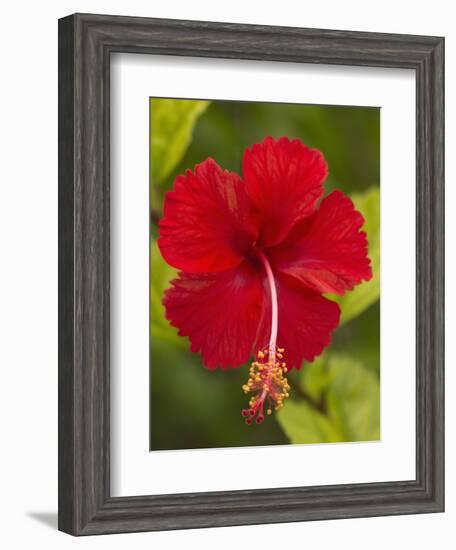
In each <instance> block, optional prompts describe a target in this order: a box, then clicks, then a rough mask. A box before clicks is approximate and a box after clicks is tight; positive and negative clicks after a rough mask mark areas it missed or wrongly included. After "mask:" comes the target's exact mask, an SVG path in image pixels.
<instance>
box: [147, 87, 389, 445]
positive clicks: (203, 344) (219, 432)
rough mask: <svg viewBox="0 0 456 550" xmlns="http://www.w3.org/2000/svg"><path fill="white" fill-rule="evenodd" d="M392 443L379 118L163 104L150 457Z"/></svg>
mask: <svg viewBox="0 0 456 550" xmlns="http://www.w3.org/2000/svg"><path fill="white" fill-rule="evenodd" d="M378 439H380V109H379V108H377V107H358V106H338V105H301V104H280V103H258V102H238V101H222V100H215V101H210V100H194V99H169V98H155V97H154V98H150V450H151V451H158V450H177V449H198V448H223V447H238V446H255V445H282V444H306V443H307V444H311V443H313V444H316V443H321V444H322V443H341V442H355V441H375V440H378Z"/></svg>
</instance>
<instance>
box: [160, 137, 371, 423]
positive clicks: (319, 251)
mask: <svg viewBox="0 0 456 550" xmlns="http://www.w3.org/2000/svg"><path fill="white" fill-rule="evenodd" d="M327 173H328V170H327V165H326V162H325V160H324V158H323V155H322V154H321V153H320V152H319V151H317V150H315V149H310V148H309V147H306V146H305V145H304V144H302V143H301V142H300V141H299V140H297V139H295V140H289V139H288V138H286V137H282V138H280V139H279V140H275V139H273V138H272V137H267V138H266V139H265V140H264V141H263V143H261V144H256V145H253V146H252V147H251V148H250V149H246V151H245V154H244V160H243V179H241V178H240V177H239V176H238V175H237V174H235V173H233V172H228V171H227V170H222V169H221V168H220V167H219V166H218V164H217V163H216V162H215V161H214V160H212V159H210V158H209V159H207V160H205V161H204V162H202V163H201V164H198V165H197V166H196V167H195V169H194V171H193V172H191V171H190V170H187V172H186V173H185V175H183V176H178V177H177V178H176V180H175V182H174V188H173V190H172V191H170V192H168V193H167V194H166V197H165V205H164V216H163V218H162V220H161V221H160V226H159V231H160V236H159V239H158V245H159V248H160V251H161V253H162V255H163V257H164V259H165V260H166V261H167V262H168V263H169V264H170V265H172V266H173V267H175V268H177V269H179V270H180V271H181V272H180V273H179V276H178V278H176V279H174V280H173V281H172V286H171V288H170V289H168V290H167V291H166V293H165V295H164V298H163V304H164V306H165V309H166V318H167V319H168V321H169V322H170V323H171V325H172V326H174V327H177V328H178V329H179V334H180V335H181V336H188V337H189V339H190V342H191V347H190V349H191V351H192V352H200V353H201V355H202V358H203V361H204V364H205V366H206V367H207V368H209V369H214V368H216V367H221V368H228V367H239V366H240V365H243V364H244V363H245V362H246V361H248V360H249V358H250V357H251V355H252V354H253V355H254V357H255V359H254V362H253V363H252V366H251V368H250V377H249V381H248V382H247V384H246V385H245V386H244V387H243V389H244V391H245V392H246V393H252V394H253V396H252V397H251V399H250V407H249V409H244V410H243V412H242V414H243V416H244V417H246V422H247V423H248V424H250V423H251V422H252V420H253V418H254V417H255V416H256V417H257V418H256V421H257V422H258V423H260V422H262V420H263V419H264V412H263V410H264V407H265V406H267V409H266V410H267V412H268V414H270V413H271V409H272V408H275V409H278V408H280V407H281V406H282V402H283V400H284V398H285V397H286V396H287V395H288V390H289V385H288V382H287V379H286V377H285V373H286V372H287V370H288V369H291V368H297V369H299V368H300V366H301V363H302V361H303V360H306V361H312V360H313V359H314V358H315V357H316V356H317V355H319V354H320V353H321V352H322V351H323V349H324V348H325V347H326V346H328V345H329V343H330V340H331V335H332V332H333V331H334V329H335V328H336V327H337V325H338V324H339V317H340V309H339V306H338V304H337V303H335V302H333V301H331V300H328V299H327V298H325V297H324V296H323V294H324V293H330V294H339V295H341V294H343V293H344V292H346V291H347V290H351V289H353V287H354V286H355V285H357V284H359V283H360V282H361V281H363V280H364V281H367V280H369V279H370V278H371V277H372V271H371V267H370V260H369V258H368V256H367V238H366V234H365V233H364V232H362V231H360V229H361V227H362V225H363V223H364V219H363V217H362V215H361V214H360V213H359V212H357V211H356V210H355V208H354V206H353V203H352V201H351V200H350V199H349V198H348V197H346V196H345V195H344V194H343V193H342V192H341V191H334V192H332V193H331V194H329V195H328V196H326V197H325V198H323V199H322V200H321V201H320V202H319V199H320V198H321V197H322V195H323V191H324V189H323V182H324V180H325V178H326V176H327ZM279 346H280V347H279ZM285 350H286V358H285V359H286V362H285V359H284V353H285Z"/></svg>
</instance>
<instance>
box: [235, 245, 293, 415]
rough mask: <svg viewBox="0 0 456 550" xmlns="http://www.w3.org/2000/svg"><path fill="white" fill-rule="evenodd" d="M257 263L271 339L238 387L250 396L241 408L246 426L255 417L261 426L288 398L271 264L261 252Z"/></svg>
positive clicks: (259, 352)
mask: <svg viewBox="0 0 456 550" xmlns="http://www.w3.org/2000/svg"><path fill="white" fill-rule="evenodd" d="M259 257H260V260H261V262H262V264H263V267H264V269H265V271H266V276H267V281H268V286H269V292H270V296H271V336H270V338H269V345H268V347H267V348H266V349H262V350H259V351H258V352H257V355H256V358H255V360H254V361H253V362H252V364H251V366H250V371H249V379H248V381H247V383H246V384H244V385H243V386H242V389H243V390H244V393H246V394H248V393H252V394H254V395H252V397H251V398H250V401H249V408H248V409H242V416H243V417H244V418H245V422H246V424H251V423H252V422H253V420H254V418H255V416H256V420H255V421H256V423H257V424H261V423H262V422H263V420H264V411H265V408H266V407H267V408H266V414H268V415H270V414H272V410H273V409H274V410H276V411H278V410H279V409H280V408H281V407H282V406H283V400H284V399H285V398H286V397H288V395H289V393H288V391H289V389H290V385H289V384H288V380H287V378H286V377H285V373H286V372H287V365H286V363H285V361H284V360H283V356H284V352H285V350H284V349H283V348H279V347H277V332H278V326H279V325H278V304H277V289H276V285H275V280H274V274H273V273H272V269H271V265H270V264H269V261H268V259H267V258H266V256H265V255H264V253H263V252H259Z"/></svg>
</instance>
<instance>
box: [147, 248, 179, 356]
mask: <svg viewBox="0 0 456 550" xmlns="http://www.w3.org/2000/svg"><path fill="white" fill-rule="evenodd" d="M176 275H177V271H176V270H175V269H174V268H172V267H171V266H169V265H168V264H167V263H166V262H165V260H164V259H163V258H162V256H161V254H160V250H159V249H158V246H157V243H156V241H155V240H153V241H151V248H150V334H151V338H152V341H154V340H155V341H157V340H159V339H163V340H166V341H168V342H170V343H173V344H175V345H176V346H178V347H179V348H183V347H185V346H186V345H187V340H186V339H185V338H181V337H180V336H178V334H177V329H175V328H174V327H172V326H171V325H170V324H169V323H168V321H167V320H166V318H165V310H164V307H163V304H162V299H163V294H164V292H165V290H166V289H167V288H169V286H170V281H171V279H173V278H174V277H176Z"/></svg>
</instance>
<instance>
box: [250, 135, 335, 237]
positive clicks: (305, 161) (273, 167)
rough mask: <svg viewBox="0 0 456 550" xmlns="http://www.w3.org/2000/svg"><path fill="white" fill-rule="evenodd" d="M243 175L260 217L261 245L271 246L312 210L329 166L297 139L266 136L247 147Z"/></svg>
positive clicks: (317, 153) (316, 152)
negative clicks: (258, 142) (260, 141)
mask: <svg viewBox="0 0 456 550" xmlns="http://www.w3.org/2000/svg"><path fill="white" fill-rule="evenodd" d="M243 174H244V181H245V184H246V186H247V189H248V192H249V195H250V197H251V198H252V202H253V203H254V205H255V206H256V208H257V210H258V216H259V217H260V219H261V230H260V240H261V245H263V246H272V245H274V244H277V243H279V242H280V241H281V240H282V239H283V238H284V237H285V236H286V234H287V233H288V231H289V230H290V229H291V228H292V227H293V226H294V225H295V224H296V222H298V221H299V220H301V219H302V218H305V217H306V216H308V215H309V214H311V213H312V212H313V211H314V210H315V208H316V203H317V201H318V199H319V198H320V197H321V195H322V194H323V182H324V180H325V178H326V176H327V174H328V168H327V165H326V161H325V159H324V158H323V155H322V154H321V153H320V151H317V150H316V149H310V148H309V147H306V146H305V145H304V144H303V143H301V142H300V141H299V140H298V139H294V140H289V139H288V138H286V137H282V138H280V139H279V140H275V139H273V138H272V137H267V138H265V140H264V141H263V143H260V144H256V145H252V147H251V149H246V151H245V154H244V161H243Z"/></svg>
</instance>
